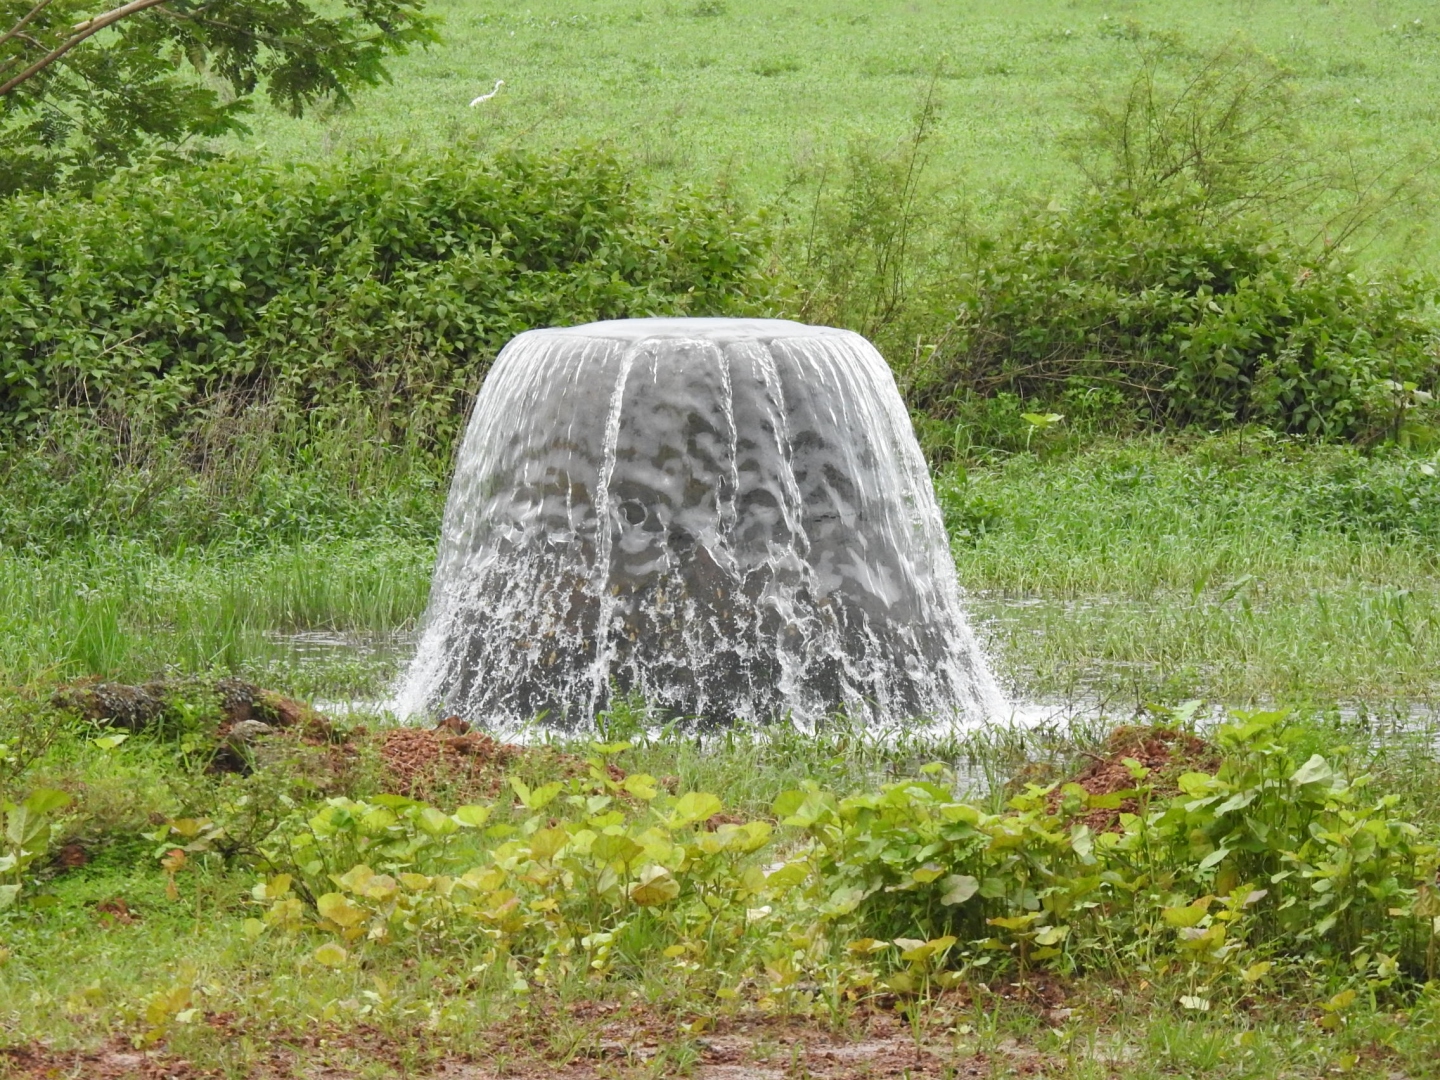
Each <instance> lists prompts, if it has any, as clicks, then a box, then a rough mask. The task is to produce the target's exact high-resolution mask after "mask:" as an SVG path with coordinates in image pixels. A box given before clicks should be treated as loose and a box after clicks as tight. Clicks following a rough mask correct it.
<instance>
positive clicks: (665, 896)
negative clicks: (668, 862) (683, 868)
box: [630, 866, 680, 907]
mask: <svg viewBox="0 0 1440 1080" xmlns="http://www.w3.org/2000/svg"><path fill="white" fill-rule="evenodd" d="M679 895H680V883H679V882H678V881H676V880H675V877H674V875H673V874H671V873H670V871H669V870H667V869H665V867H663V866H647V867H646V868H645V869H644V870H642V871H641V872H640V877H639V880H637V881H636V882H635V884H633V885H631V886H630V899H631V900H633V901H634V902H635V903H637V904H639V905H640V906H641V907H655V906H656V905H658V904H665V903H669V902H670V901H671V900H674V899H675V898H676V897H677V896H679Z"/></svg>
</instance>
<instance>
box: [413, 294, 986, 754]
mask: <svg viewBox="0 0 1440 1080" xmlns="http://www.w3.org/2000/svg"><path fill="white" fill-rule="evenodd" d="M616 690H618V691H620V692H631V691H638V692H639V693H641V694H643V695H644V696H645V698H646V699H647V700H648V701H649V702H651V703H652V704H655V705H658V706H660V707H662V708H664V709H667V710H670V711H672V712H674V713H677V714H681V715H685V716H692V717H698V718H701V719H703V720H705V721H709V722H712V723H724V722H728V721H730V720H733V719H736V718H739V719H744V720H748V721H753V722H765V721H767V720H771V719H775V718H778V717H782V716H786V715H788V716H790V717H792V718H793V719H795V720H798V721H800V722H802V723H814V722H817V721H819V720H821V719H823V718H824V717H825V716H826V715H829V714H831V713H833V712H835V711H836V710H837V709H843V710H845V711H846V712H848V713H849V714H850V715H851V716H853V717H857V718H865V719H867V720H873V721H876V722H881V723H886V724H892V725H893V724H894V723H896V722H897V721H903V720H905V719H908V718H911V717H926V718H929V719H931V720H938V721H949V722H954V721H960V722H965V723H974V722H978V721H981V720H984V719H986V718H988V717H991V716H1000V715H1004V714H1005V713H1006V712H1007V706H1006V704H1005V701H1004V699H1003V697H1002V695H1001V693H1000V691H999V689H998V687H997V686H996V683H995V680H994V679H993V677H992V676H991V674H990V672H989V669H988V667H987V665H986V663H985V658H984V656H983V654H982V653H981V650H980V648H979V646H978V645H977V644H976V641H975V638H974V637H973V635H972V634H971V632H970V629H969V627H968V625H967V623H966V620H965V616H964V613H963V611H962V609H961V604H960V595H959V589H958V587H957V584H956V580H955V571H954V565H953V563H952V561H951V555H950V550H949V543H948V540H947V538H946V534H945V529H944V526H943V523H942V521H941V517H940V513H939V510H938V508H937V506H936V503H935V497H934V493H933V490H932V488H931V484H930V479H929V474H928V472H927V470H926V467H925V461H924V459H923V457H922V456H921V453H920V449H919V446H918V445H917V444H916V442H915V438H914V434H913V432H912V429H911V426H910V420H909V416H908V415H907V413H906V410H905V407H904V403H903V402H902V400H901V398H900V395H899V393H898V392H897V390H896V388H895V384H894V380H893V378H892V376H891V374H890V370H889V367H888V366H887V365H886V364H885V361H884V360H883V359H882V358H881V357H880V355H879V354H878V353H877V352H876V351H875V349H874V348H873V347H872V346H871V345H870V344H869V343H868V342H867V341H865V340H864V339H863V338H861V337H859V336H858V335H856V334H853V333H850V332H848V331H841V330H833V329H828V328H824V327H810V326H803V325H801V324H798V323H790V322H781V321H772V320H730V319H675V320H659V319H644V320H628V321H621V322H609V323H594V324H591V325H588V326H581V327H575V328H571V329H556V330H537V331H531V332H529V333H526V334H522V335H521V336H520V337H518V338H516V339H515V340H514V341H512V342H511V343H510V344H509V345H508V346H506V348H505V349H504V351H503V352H502V353H501V354H500V357H499V358H498V359H497V360H496V362H495V366H494V368H493V369H492V371H491V373H490V376H489V378H488V379H487V380H486V382H485V385H484V387H483V389H482V390H481V392H480V395H479V397H478V399H477V401H476V405H475V411H474V415H473V417H472V419H471V422H470V426H469V429H468V430H467V432H466V435H465V439H464V442H463V445H462V448H461V451H460V456H459V459H458V463H457V468H456V473H455V479H454V482H453V485H452V487H451V491H450V498H449V502H448V504H447V508H446V512H445V523H444V529H443V534H442V537H441V542H440V550H439V555H438V558H437V562H436V568H435V576H434V581H433V584H432V588H431V596H430V603H429V608H428V610H427V612H426V616H425V619H424V623H423V625H422V630H421V633H420V638H419V642H418V646H417V649H416V653H415V657H414V659H413V660H412V662H411V664H410V666H409V669H408V671H407V673H406V675H405V677H404V679H403V681H402V685H401V687H400V690H399V693H398V695H397V699H396V707H397V711H398V712H399V713H400V714H401V715H425V714H435V713H440V712H446V713H457V714H459V715H461V716H463V717H465V718H467V719H470V720H472V721H476V722H480V723H484V724H486V725H488V726H490V727H493V728H499V729H514V728H517V727H520V726H523V725H524V724H526V723H527V722H529V721H531V720H532V719H533V718H534V717H535V716H536V715H537V714H540V713H544V714H545V716H546V720H547V722H549V723H552V724H555V725H557V726H562V727H564V726H572V725H574V724H576V723H579V722H583V721H585V720H587V719H588V718H589V717H590V716H592V715H593V714H594V713H595V711H597V710H599V709H602V708H604V707H605V705H606V703H607V701H608V700H609V697H610V695H611V694H612V693H613V692H614V691H616Z"/></svg>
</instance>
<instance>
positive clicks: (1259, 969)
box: [1240, 960, 1275, 983]
mask: <svg viewBox="0 0 1440 1080" xmlns="http://www.w3.org/2000/svg"><path fill="white" fill-rule="evenodd" d="M1274 966H1275V965H1274V964H1273V963H1272V962H1271V961H1269V960H1261V961H1260V962H1259V963H1256V964H1251V965H1250V966H1249V967H1247V968H1246V969H1245V970H1244V971H1242V972H1241V973H1240V977H1241V978H1242V979H1244V980H1245V981H1246V982H1247V983H1253V982H1259V981H1260V980H1261V979H1263V978H1264V977H1265V976H1266V975H1268V974H1270V969H1271V968H1272V967H1274Z"/></svg>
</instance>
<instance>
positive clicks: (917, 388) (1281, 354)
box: [910, 193, 1440, 441]
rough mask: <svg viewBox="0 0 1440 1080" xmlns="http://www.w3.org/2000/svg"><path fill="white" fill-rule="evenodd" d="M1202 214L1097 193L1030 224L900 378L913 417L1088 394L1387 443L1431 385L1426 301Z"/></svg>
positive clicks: (1171, 201) (972, 281)
mask: <svg viewBox="0 0 1440 1080" xmlns="http://www.w3.org/2000/svg"><path fill="white" fill-rule="evenodd" d="M1201 210H1202V208H1201V206H1200V204H1199V203H1198V202H1197V201H1195V199H1193V198H1190V197H1175V198H1161V199H1157V200H1154V201H1149V202H1145V203H1141V204H1137V203H1134V202H1132V201H1130V199H1129V198H1128V197H1125V196H1123V195H1116V194H1113V193H1098V194H1095V195H1092V196H1089V197H1087V198H1085V199H1084V200H1082V201H1081V202H1080V203H1079V204H1078V205H1077V206H1075V207H1073V208H1071V209H1070V210H1068V211H1063V212H1055V211H1050V210H1047V211H1043V212H1039V213H1035V214H1032V215H1029V216H1027V217H1026V218H1025V219H1024V220H1023V221H1022V222H1021V224H1020V226H1019V227H1018V228H1017V229H1016V230H1015V231H1014V233H1013V234H1012V235H1011V236H1010V237H1008V238H1006V239H1005V240H1004V241H1002V242H1001V243H1000V244H999V245H998V246H997V248H996V249H995V250H994V252H993V254H992V255H990V256H989V257H988V258H986V259H984V260H983V261H981V262H980V264H979V265H978V266H977V267H976V268H975V270H974V271H973V272H972V273H971V274H970V275H969V276H968V279H967V281H966V283H965V285H964V286H963V287H962V290H961V302H960V304H959V309H960V314H959V317H958V318H957V320H956V322H955V324H954V325H953V327H952V329H951V332H950V334H949V337H948V340H945V341H943V342H942V343H941V345H940V346H939V347H938V348H936V349H935V350H934V351H933V352H932V353H931V354H930V356H929V358H928V359H927V360H926V361H925V362H924V363H922V364H917V365H916V366H915V367H914V368H913V369H912V370H911V372H910V383H911V396H912V401H913V403H914V404H915V405H916V406H917V407H918V408H920V409H921V410H923V411H926V412H928V413H930V414H932V415H937V414H938V415H945V414H946V413H947V412H953V410H954V408H955V402H956V399H957V395H966V394H970V395H974V394H981V395H987V396H988V395H990V394H994V393H995V392H997V391H1008V392H1012V393H1016V394H1019V395H1021V396H1022V397H1026V398H1038V399H1041V400H1048V401H1054V400H1058V399H1059V398H1060V397H1061V396H1062V395H1063V394H1064V393H1065V391H1067V390H1071V389H1074V388H1076V387H1080V388H1089V387H1102V388H1106V389H1110V390H1118V391H1120V393H1121V395H1122V396H1123V397H1124V399H1126V400H1128V401H1129V402H1131V403H1133V405H1134V406H1135V407H1137V408H1138V409H1140V410H1141V411H1142V412H1143V414H1144V415H1145V416H1146V417H1147V418H1148V419H1150V420H1151V421H1153V422H1156V423H1160V424H1175V425H1181V426H1183V425H1189V424H1198V425H1204V426H1207V427H1214V426H1223V425H1228V424H1231V423H1253V422H1259V423H1263V424H1265V425H1266V426H1268V427H1272V428H1274V429H1277V430H1281V431H1289V432H1295V433H1303V434H1308V435H1316V436H1321V437H1329V438H1348V439H1358V440H1362V441H1374V440H1376V439H1379V438H1382V437H1384V436H1385V435H1386V434H1388V433H1391V432H1393V431H1394V430H1395V429H1396V427H1397V425H1398V424H1399V422H1400V421H1401V419H1402V418H1403V417H1404V416H1405V415H1406V413H1407V412H1408V411H1409V410H1410V409H1411V408H1413V407H1414V406H1415V405H1416V404H1417V395H1416V393H1415V392H1416V391H1417V390H1420V391H1421V395H1419V398H1418V400H1423V395H1424V391H1425V390H1426V389H1427V388H1429V387H1431V386H1432V385H1433V383H1434V379H1435V373H1436V366H1437V359H1440V352H1437V349H1440V337H1437V334H1436V329H1435V326H1434V324H1433V322H1432V321H1431V319H1430V317H1429V310H1428V307H1429V304H1430V302H1431V299H1432V296H1433V290H1434V286H1433V284H1432V283H1431V282H1429V281H1426V280H1423V279H1413V278H1412V279H1406V278H1400V277H1395V276H1388V275H1387V276H1377V277H1373V278H1372V277H1366V276H1362V275H1361V274H1360V273H1358V272H1357V271H1356V269H1355V268H1354V266H1353V265H1351V264H1349V263H1347V262H1346V261H1345V260H1344V259H1343V258H1339V257H1337V256H1335V255H1333V254H1315V253H1312V252H1310V251H1307V250H1306V249H1304V248H1302V247H1300V246H1299V245H1298V244H1295V243H1293V242H1291V241H1289V240H1287V239H1286V237H1285V236H1284V235H1283V233H1281V232H1280V231H1279V230H1278V229H1275V228H1274V227H1272V226H1269V225H1266V224H1265V223H1263V222H1262V221H1260V220H1257V219H1255V218H1253V217H1244V218H1239V219H1232V220H1227V221H1219V222H1216V221H1211V220H1208V219H1207V217H1206V215H1205V214H1204V213H1203V212H1201Z"/></svg>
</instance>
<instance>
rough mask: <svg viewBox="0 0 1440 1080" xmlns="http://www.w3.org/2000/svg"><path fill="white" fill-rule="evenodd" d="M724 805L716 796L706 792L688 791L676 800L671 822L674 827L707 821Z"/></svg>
mask: <svg viewBox="0 0 1440 1080" xmlns="http://www.w3.org/2000/svg"><path fill="white" fill-rule="evenodd" d="M724 805H725V804H724V803H722V802H721V801H720V799H719V798H718V797H717V796H715V795H711V794H710V793H709V792H708V791H688V792H686V793H685V794H684V795H681V796H680V798H679V799H677V800H676V802H675V814H674V818H673V819H672V820H673V821H674V823H675V825H676V827H679V826H681V825H690V824H693V823H694V822H697V821H707V820H709V819H710V818H712V817H714V816H715V815H716V814H718V813H719V812H720V811H721V810H722V809H723V808H724Z"/></svg>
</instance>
